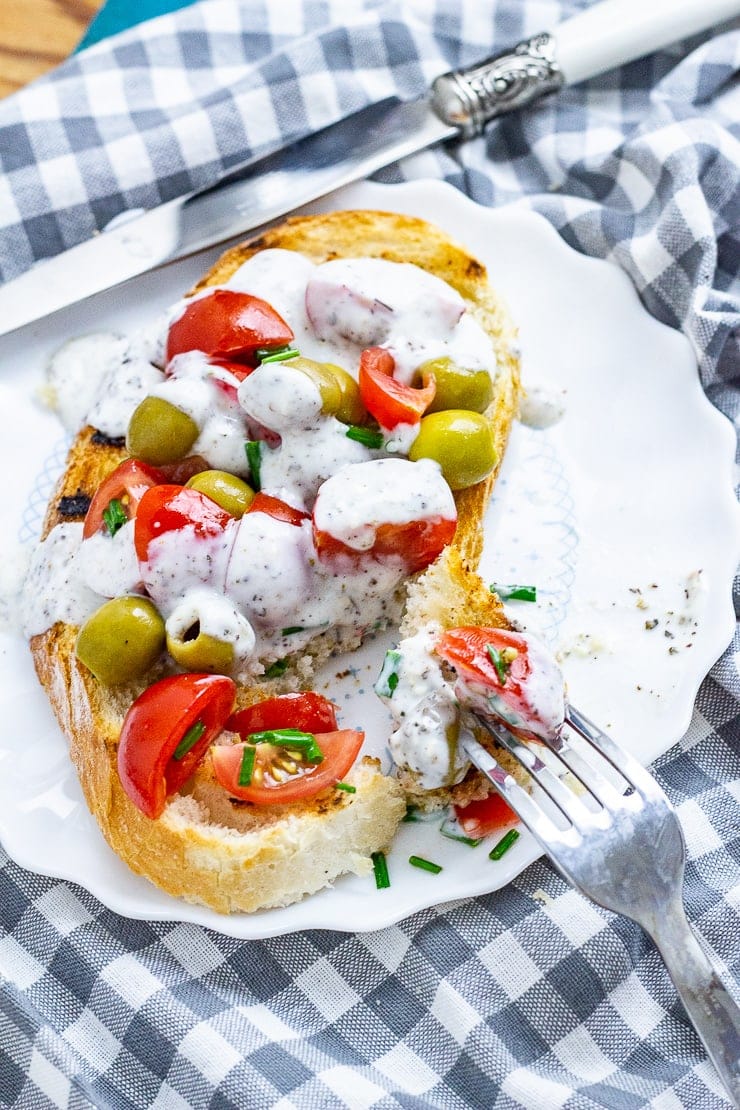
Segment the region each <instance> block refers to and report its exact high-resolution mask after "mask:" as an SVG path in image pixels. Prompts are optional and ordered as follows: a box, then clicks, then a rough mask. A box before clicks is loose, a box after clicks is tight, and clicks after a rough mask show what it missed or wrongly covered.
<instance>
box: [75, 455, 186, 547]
mask: <svg viewBox="0 0 740 1110" xmlns="http://www.w3.org/2000/svg"><path fill="white" fill-rule="evenodd" d="M164 481H166V478H165V476H164V474H163V473H162V471H161V470H157V469H156V468H155V467H153V466H147V464H146V463H143V462H139V461H138V459H126V460H125V462H122V463H121V464H120V465H119V466H117V467H116V469H115V470H114V471H113V472H112V473H111V474H109V475H108V477H107V478H105V479H104V481H103V482H101V484H100V485H99V486H98V489H97V491H96V493H95V496H94V497H93V499H92V501H91V502H90V508H89V509H88V510H87V515H86V516H85V523H84V525H83V528H82V536H83V539H86V540H87V539H89V538H90V536H94V535H95V534H96V533H97V532H100V531H101V530H102V529H105V528H107V525H106V522H105V518H104V517H103V513H104V512H106V511H107V510H108V507H109V505H110V503H111V501H117V502H118V503H119V505H120V507H121V509H122V510H123V512H124V513H125V515H126V518H127V519H128V520H131V519H132V518H133V517H134V516H136V510H137V507H138V505H139V502H140V501H141V498H142V497H143V496H144V494H145V493H146V491H147V490H148V489H151V487H152V486H156V485H158V484H159V483H161V482H164Z"/></svg>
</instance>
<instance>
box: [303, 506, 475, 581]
mask: <svg viewBox="0 0 740 1110" xmlns="http://www.w3.org/2000/svg"><path fill="white" fill-rule="evenodd" d="M456 528H457V521H456V520H447V519H446V518H444V517H436V518H433V519H431V520H409V521H407V522H406V523H405V524H379V525H378V527H377V529H376V531H375V542H374V543H373V546H372V547H371V548H370V549H369V550H368V551H357V550H355V548H352V547H348V546H347V545H346V544H344V543H342V541H341V540H338V539H336V538H335V537H334V536H332V535H331V534H330V533H329V532H322V531H321V529H319V528H317V527H316V525H315V524H314V530H313V538H314V545H315V547H316V551H317V553H318V555H319V558H320V559H322V560H326V561H331V560H334V559H337V558H338V557H344V558H347V557H350V558H352V559H355V560H359V559H363V558H366V557H367V556H372V557H374V558H386V557H388V556H391V555H399V556H400V557H401V558H402V559H403V561H404V563H405V564H406V571H407V573H408V574H415V573H416V572H417V571H419V570H423V569H424V567H428V566H429V564H430V563H433V562H434V560H435V559H436V558H437V556H438V555H439V553H440V552H441V551H442V550H443V549H444V548H445V547H446V546H447V544H448V543H450V541H451V540H452V538H453V536H454V535H455V529H456Z"/></svg>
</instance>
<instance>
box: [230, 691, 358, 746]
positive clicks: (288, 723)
mask: <svg viewBox="0 0 740 1110" xmlns="http://www.w3.org/2000/svg"><path fill="white" fill-rule="evenodd" d="M226 728H227V729H228V730H229V732H238V733H239V735H240V736H241V737H242V739H243V738H244V737H246V736H248V735H249V734H250V733H252V732H263V731H265V730H266V729H271V728H298V729H300V730H301V731H302V732H313V733H319V732H335V731H336V728H337V714H336V706H335V705H334V704H333V702H330V701H329V699H328V698H325V697H324V696H323V694H316V693H314V692H313V690H307V691H305V692H304V693H301V694H278V695H277V696H276V697H274V698H266V699H265V700H264V701H258V702H255V704H254V705H250V706H247V708H246V709H239V710H237V712H236V713H232V715H231V717H229V719H228V721H227V722H226Z"/></svg>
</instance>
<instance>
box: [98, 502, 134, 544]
mask: <svg viewBox="0 0 740 1110" xmlns="http://www.w3.org/2000/svg"><path fill="white" fill-rule="evenodd" d="M103 520H104V521H105V526H106V528H107V529H108V531H109V533H110V534H111V536H115V534H116V532H117V531H118V529H119V528H123V526H124V524H125V523H126V522H127V521H128V517H127V516H126V510H125V509H124V507H123V505H122V504H121V502H120V501H119V500H118V498H117V497H114V498H113V500H112V501H109V502H108V504H107V506H106V507H105V509H103Z"/></svg>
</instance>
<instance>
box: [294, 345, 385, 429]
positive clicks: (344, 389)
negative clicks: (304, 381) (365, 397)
mask: <svg viewBox="0 0 740 1110" xmlns="http://www.w3.org/2000/svg"><path fill="white" fill-rule="evenodd" d="M290 365H291V366H292V367H293V368H294V369H295V370H299V371H300V372H301V374H305V375H306V377H307V378H310V380H311V381H312V382H313V383H314V385H315V386H316V387H317V388H318V390H319V393H320V394H321V408H322V411H323V412H325V413H327V414H328V415H330V416H335V417H336V418H337V420H341V422H342V423H343V424H361V423H362V422H363V420H364V419H365V418H366V417H367V413H366V412H365V409H364V407H363V404H362V401H361V400H360V387H359V386H358V384H357V382H356V381H355V379H354V378H353V377H352V375H351V374H348V373H347V371H346V370H344V369H343V368H342V367H341V366H337V364H336V363H334V362H314V361H313V359H310V358H293V359H291V360H290Z"/></svg>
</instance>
